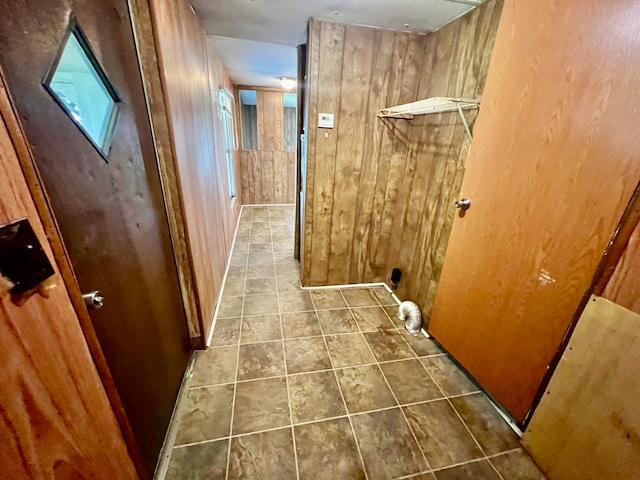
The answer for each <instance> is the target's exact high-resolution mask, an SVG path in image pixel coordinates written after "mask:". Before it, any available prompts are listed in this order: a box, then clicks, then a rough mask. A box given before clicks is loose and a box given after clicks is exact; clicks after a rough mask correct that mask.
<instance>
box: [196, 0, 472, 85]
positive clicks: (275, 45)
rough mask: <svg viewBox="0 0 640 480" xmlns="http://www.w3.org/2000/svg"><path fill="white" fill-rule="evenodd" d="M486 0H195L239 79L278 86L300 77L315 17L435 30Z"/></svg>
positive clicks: (197, 12)
mask: <svg viewBox="0 0 640 480" xmlns="http://www.w3.org/2000/svg"><path fill="white" fill-rule="evenodd" d="M482 1H483V0H192V2H193V3H192V5H193V8H194V10H195V12H196V14H197V15H198V17H199V18H200V21H201V23H202V26H203V27H204V29H205V31H206V32H207V34H208V35H210V36H211V37H212V39H213V42H214V45H215V46H216V50H217V51H218V54H219V55H220V57H221V59H222V62H223V63H224V64H225V66H226V67H227V70H228V72H229V75H231V78H232V80H233V81H234V83H237V84H243V85H256V86H271V87H277V86H279V85H278V81H277V79H278V78H279V77H281V76H292V77H295V76H296V71H297V67H296V62H297V53H296V46H297V45H299V44H301V43H305V42H306V29H307V22H308V20H309V18H310V17H315V18H320V19H325V20H330V21H334V22H343V23H354V24H359V25H370V26H375V27H381V28H390V29H395V30H403V31H411V32H422V33H426V32H431V31H434V30H437V29H438V28H440V27H442V26H443V25H445V24H447V23H449V22H450V21H452V20H454V19H455V18H457V17H459V16H460V15H462V14H464V13H465V12H467V11H468V10H470V9H471V8H473V5H476V4H480V3H482Z"/></svg>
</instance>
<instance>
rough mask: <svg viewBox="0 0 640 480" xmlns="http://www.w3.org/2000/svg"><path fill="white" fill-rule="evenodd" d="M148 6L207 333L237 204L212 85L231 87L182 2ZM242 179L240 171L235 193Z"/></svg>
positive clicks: (152, 0) (157, 0)
mask: <svg viewBox="0 0 640 480" xmlns="http://www.w3.org/2000/svg"><path fill="white" fill-rule="evenodd" d="M149 4H150V6H151V13H152V19H153V23H154V34H155V38H156V42H157V44H158V48H159V60H160V68H161V75H162V81H163V89H164V93H165V96H166V105H167V111H168V112H169V120H170V125H171V132H172V140H173V150H174V155H175V158H176V160H177V163H178V173H179V179H180V185H181V193H182V197H183V205H184V214H185V219H186V224H187V235H188V239H189V248H190V251H191V257H192V261H193V267H194V271H195V280H196V291H197V295H198V301H199V304H200V310H201V315H202V322H203V325H202V330H201V335H202V336H203V338H205V339H206V338H207V337H208V334H209V331H210V328H211V322H212V320H213V313H214V311H215V307H216V302H217V298H218V293H219V292H220V289H221V287H222V281H223V276H224V272H225V267H226V263H227V258H228V255H229V250H230V246H231V242H232V238H233V234H234V230H235V225H236V222H237V217H238V213H239V209H240V205H241V202H240V199H238V198H236V199H235V200H234V199H231V196H230V192H229V186H228V180H227V170H226V153H225V145H224V139H223V123H222V117H221V115H220V112H219V109H218V105H217V93H218V88H220V87H222V86H226V87H227V88H228V89H229V90H232V89H233V86H232V85H231V83H230V80H229V78H228V76H227V74H226V72H225V71H224V67H223V66H222V63H221V62H220V59H219V58H218V56H217V53H216V51H215V49H214V48H213V46H212V44H211V43H210V42H209V41H208V40H207V38H206V36H205V34H204V31H203V30H202V28H201V26H200V23H199V21H198V19H197V17H196V16H195V15H194V13H193V12H192V10H191V8H190V6H189V4H188V3H187V2H186V1H184V0H180V1H168V0H149ZM241 178H242V175H241V173H240V172H238V174H237V175H236V183H237V185H238V187H237V189H238V191H240V190H241Z"/></svg>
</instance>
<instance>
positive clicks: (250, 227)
mask: <svg viewBox="0 0 640 480" xmlns="http://www.w3.org/2000/svg"><path fill="white" fill-rule="evenodd" d="M242 210H244V205H243V207H242ZM240 218H242V211H241V215H240ZM251 221H252V222H253V209H251ZM238 223H239V222H238ZM252 228H253V227H252V226H251V223H250V224H249V235H251V229H252ZM234 247H235V241H234ZM232 254H233V252H232ZM248 266H249V254H247V264H246V265H245V275H244V290H246V288H247V275H246V274H247V267H248ZM225 286H226V278H225V283H223V284H222V291H224V287H225ZM244 290H243V293H244ZM222 291H221V292H220V293H221V294H222ZM245 298H246V296H245V295H243V296H242V308H241V310H240V331H239V332H238V346H237V349H238V351H237V353H236V376H235V381H234V383H233V401H232V403H231V421H230V422H229V437H231V435H232V434H233V420H234V416H235V413H236V392H237V391H238V370H239V368H240V336H241V335H242V314H243V313H244V300H245ZM212 333H213V331H212ZM230 463H231V440H229V445H228V446H227V469H226V472H225V479H227V480H228V478H229V465H230Z"/></svg>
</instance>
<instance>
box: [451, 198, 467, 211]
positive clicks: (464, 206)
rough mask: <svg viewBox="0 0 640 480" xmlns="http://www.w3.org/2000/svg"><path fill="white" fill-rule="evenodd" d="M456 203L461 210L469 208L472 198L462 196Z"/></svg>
mask: <svg viewBox="0 0 640 480" xmlns="http://www.w3.org/2000/svg"><path fill="white" fill-rule="evenodd" d="M454 205H455V206H456V208H459V209H461V210H469V207H470V206H471V200H469V199H468V198H461V199H460V200H457V201H456V203H455V204H454Z"/></svg>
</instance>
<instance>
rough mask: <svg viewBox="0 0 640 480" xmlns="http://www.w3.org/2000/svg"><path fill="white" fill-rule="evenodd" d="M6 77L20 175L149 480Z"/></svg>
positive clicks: (5, 106)
mask: <svg viewBox="0 0 640 480" xmlns="http://www.w3.org/2000/svg"><path fill="white" fill-rule="evenodd" d="M5 78H6V77H5V74H4V71H3V70H2V67H0V117H1V118H2V120H3V121H4V122H5V124H6V125H7V129H8V131H9V137H10V138H11V142H12V143H13V146H14V148H15V150H16V153H17V156H18V160H19V162H20V167H21V169H22V174H23V175H24V177H25V180H26V183H27V185H28V188H29V192H30V194H31V196H32V198H33V201H34V203H35V206H36V210H37V212H38V216H39V217H40V221H41V222H42V225H43V227H44V230H45V233H46V235H47V239H48V241H49V243H50V245H51V249H52V251H53V257H54V261H55V262H56V265H57V266H58V269H59V271H60V276H61V277H62V281H63V282H64V286H65V288H66V290H67V293H68V295H69V298H70V300H71V304H72V305H73V309H74V311H75V313H76V315H77V316H78V320H79V322H80V328H81V329H82V333H83V335H84V338H85V340H86V342H87V346H88V347H89V352H90V353H91V358H92V359H93V362H94V364H95V366H96V370H97V371H98V375H99V376H100V379H101V381H102V385H103V387H104V390H105V392H106V394H107V398H108V400H109V404H110V405H111V408H112V410H113V413H114V415H115V417H116V420H117V422H118V425H119V426H120V431H121V433H122V436H123V438H124V441H125V444H126V445H127V451H128V453H129V456H130V457H131V460H132V461H133V464H134V466H135V469H136V472H137V473H138V476H139V477H140V478H141V479H143V480H148V479H151V476H150V474H149V472H148V471H147V467H146V465H145V462H144V460H143V457H142V451H141V450H140V447H139V445H138V442H137V440H136V438H135V436H134V434H133V429H132V428H131V424H130V423H129V418H128V417H127V414H126V412H125V410H124V405H123V403H122V399H121V398H120V394H119V393H118V390H117V389H116V386H115V382H114V380H113V377H112V375H111V371H110V370H109V366H108V365H107V361H106V358H105V357H104V354H103V352H102V347H101V346H100V343H99V342H98V337H97V335H96V332H95V330H94V328H93V323H92V322H91V317H90V316H89V312H88V311H87V308H86V306H85V303H84V300H83V299H82V292H81V291H80V286H79V285H78V281H77V279H76V276H75V273H74V271H73V267H72V265H71V261H70V259H69V256H68V254H67V250H66V248H65V246H64V243H63V241H62V235H61V234H60V230H59V228H58V223H57V222H56V219H55V216H54V214H53V209H52V207H51V204H50V202H49V197H48V196H47V193H46V190H45V187H44V183H43V182H42V179H41V177H40V174H39V172H38V169H37V167H36V164H35V161H34V158H33V154H32V152H31V148H30V146H29V144H28V142H27V138H26V135H25V133H24V130H23V128H22V124H21V123H20V119H19V116H18V112H17V110H16V109H15V107H14V105H15V104H14V102H13V99H12V98H11V93H10V92H9V90H8V88H7V84H6V81H5Z"/></svg>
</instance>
